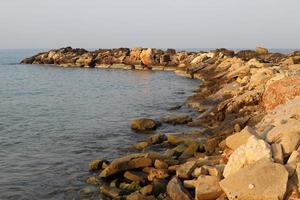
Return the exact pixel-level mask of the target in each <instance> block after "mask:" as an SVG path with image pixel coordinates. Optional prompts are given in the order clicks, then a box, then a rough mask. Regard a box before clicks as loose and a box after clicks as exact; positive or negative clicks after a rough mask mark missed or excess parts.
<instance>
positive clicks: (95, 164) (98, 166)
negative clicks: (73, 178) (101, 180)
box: [89, 160, 102, 171]
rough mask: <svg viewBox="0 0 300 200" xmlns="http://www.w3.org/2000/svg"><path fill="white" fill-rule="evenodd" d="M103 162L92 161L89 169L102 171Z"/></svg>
mask: <svg viewBox="0 0 300 200" xmlns="http://www.w3.org/2000/svg"><path fill="white" fill-rule="evenodd" d="M101 164H102V162H101V160H92V161H91V162H90V163H89V169H90V171H96V170H100V169H101Z"/></svg>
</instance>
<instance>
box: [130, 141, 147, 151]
mask: <svg viewBox="0 0 300 200" xmlns="http://www.w3.org/2000/svg"><path fill="white" fill-rule="evenodd" d="M148 146H149V143H148V142H139V143H136V144H134V145H133V147H134V148H135V149H137V150H143V149H146V148H147V147H148Z"/></svg>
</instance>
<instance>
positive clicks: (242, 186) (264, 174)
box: [220, 159, 288, 200]
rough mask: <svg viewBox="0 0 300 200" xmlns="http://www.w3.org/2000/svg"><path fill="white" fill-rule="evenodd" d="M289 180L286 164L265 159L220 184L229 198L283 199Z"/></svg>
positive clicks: (232, 199) (242, 199)
mask: <svg viewBox="0 0 300 200" xmlns="http://www.w3.org/2000/svg"><path fill="white" fill-rule="evenodd" d="M287 181H288V172H287V171H286V169H285V168H284V166H282V165H280V164H277V163H273V162H271V161H269V160H264V159H263V160H260V161H258V162H256V163H254V164H252V165H249V166H247V167H245V168H242V169H240V170H239V171H238V172H237V173H235V174H233V175H231V176H229V177H228V178H225V179H223V180H222V181H221V182H220V186H221V188H222V189H223V191H224V192H225V193H226V195H227V197H228V199H229V200H248V199H251V200H262V199H268V200H279V199H281V200H282V199H283V197H284V195H285V192H286V187H287Z"/></svg>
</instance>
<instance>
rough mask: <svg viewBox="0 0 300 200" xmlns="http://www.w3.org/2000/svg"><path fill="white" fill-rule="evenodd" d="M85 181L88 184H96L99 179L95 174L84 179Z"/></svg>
mask: <svg viewBox="0 0 300 200" xmlns="http://www.w3.org/2000/svg"><path fill="white" fill-rule="evenodd" d="M86 183H87V184H90V185H97V184H99V183H100V181H99V179H98V178H97V177H96V176H90V177H88V178H87V179H86Z"/></svg>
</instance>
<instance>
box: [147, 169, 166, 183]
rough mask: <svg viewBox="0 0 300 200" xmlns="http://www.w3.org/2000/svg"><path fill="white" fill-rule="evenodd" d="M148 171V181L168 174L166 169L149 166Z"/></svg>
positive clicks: (163, 177) (162, 177)
mask: <svg viewBox="0 0 300 200" xmlns="http://www.w3.org/2000/svg"><path fill="white" fill-rule="evenodd" d="M148 173H149V175H148V180H149V181H153V180H154V179H165V178H167V177H168V176H169V174H168V170H167V169H156V168H149V170H148Z"/></svg>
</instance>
